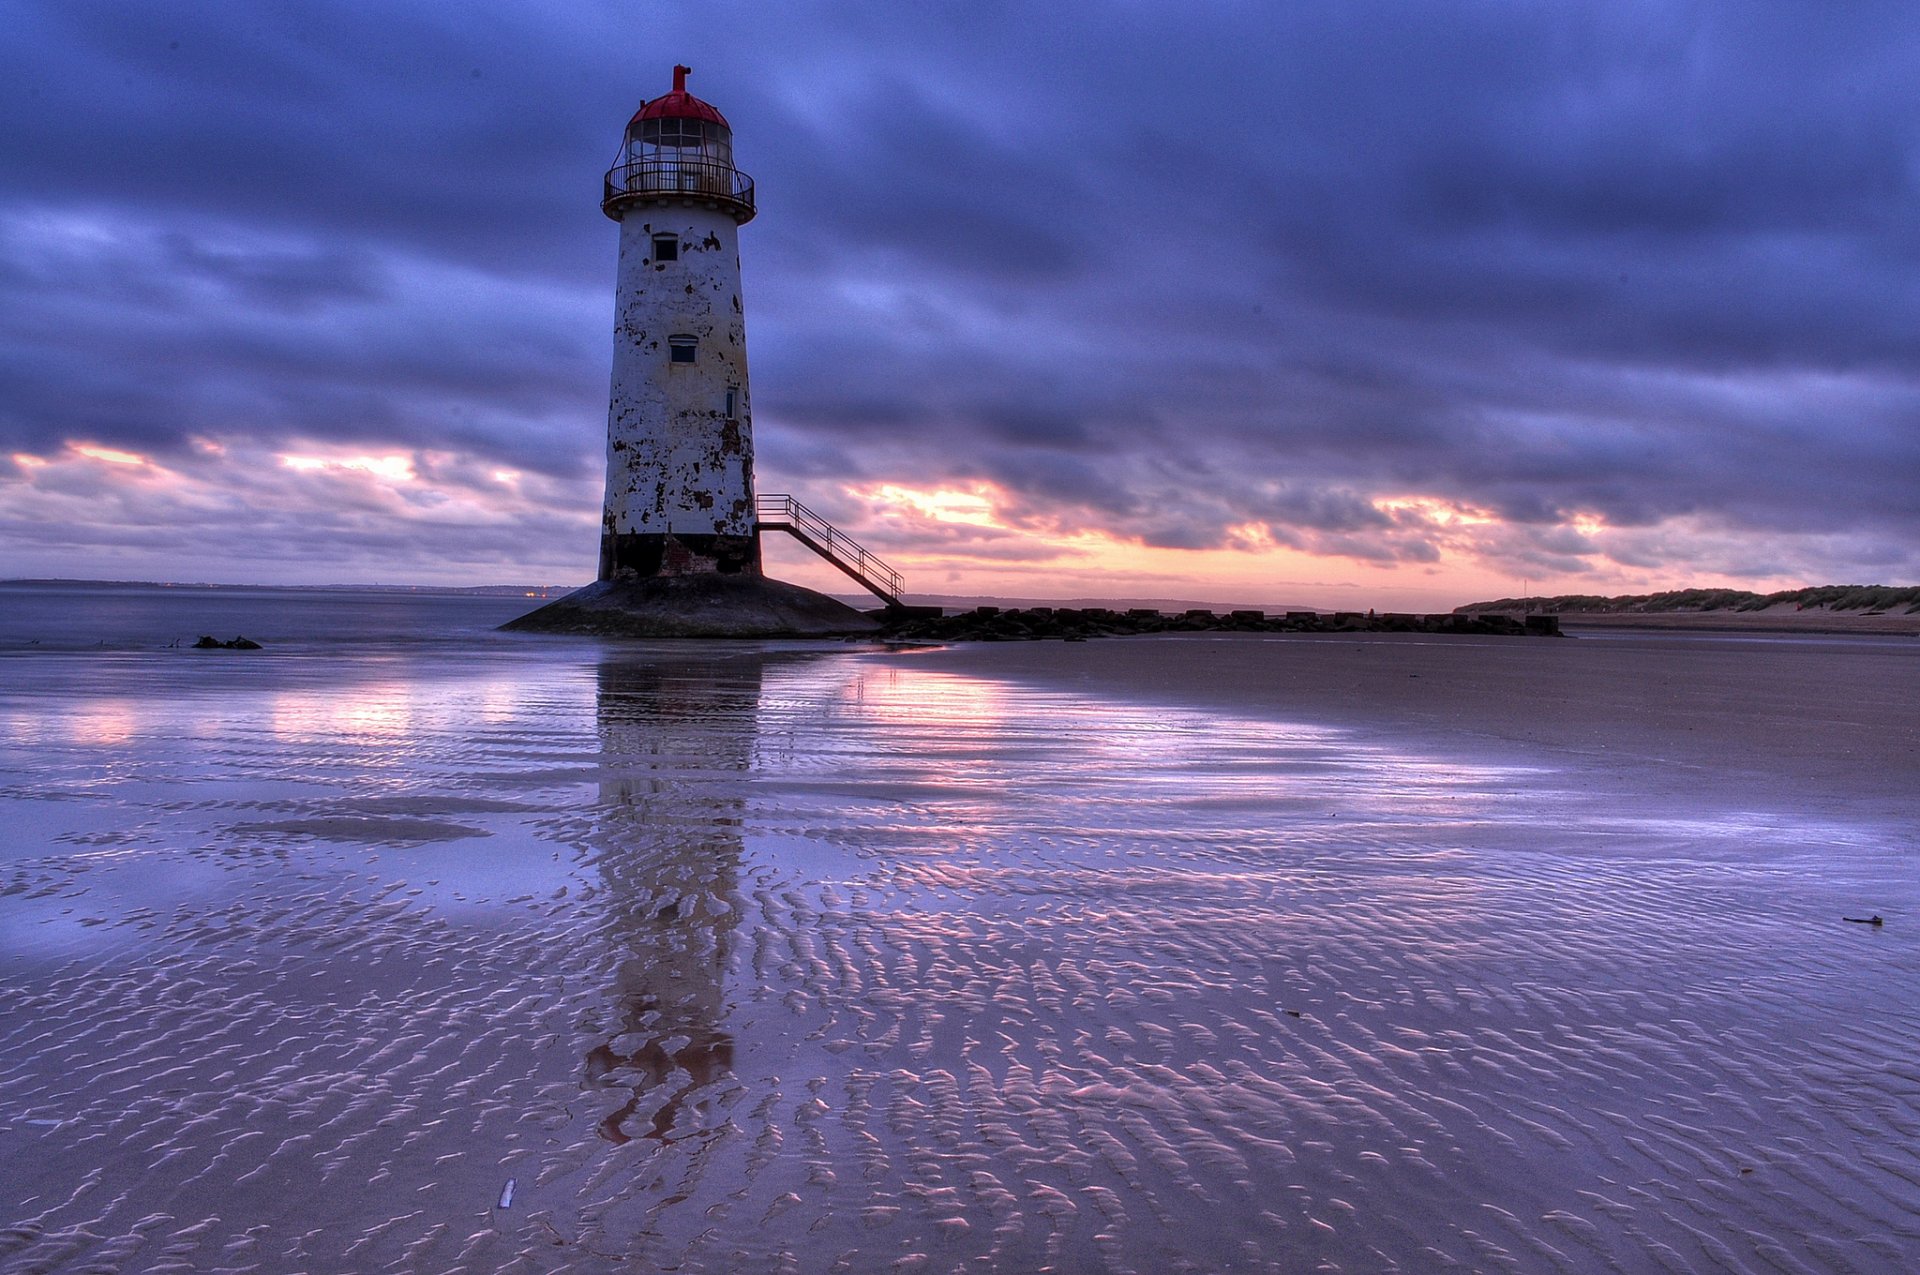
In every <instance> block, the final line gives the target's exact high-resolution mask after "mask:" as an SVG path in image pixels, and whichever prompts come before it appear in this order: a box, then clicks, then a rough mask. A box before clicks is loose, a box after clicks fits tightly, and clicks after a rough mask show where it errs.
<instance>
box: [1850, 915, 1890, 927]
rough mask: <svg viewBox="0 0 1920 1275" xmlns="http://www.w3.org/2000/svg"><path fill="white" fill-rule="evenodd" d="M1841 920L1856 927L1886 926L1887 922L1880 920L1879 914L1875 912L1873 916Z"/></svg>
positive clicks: (1851, 917)
mask: <svg viewBox="0 0 1920 1275" xmlns="http://www.w3.org/2000/svg"><path fill="white" fill-rule="evenodd" d="M1840 919H1841V920H1842V921H1852V922H1853V923H1854V924H1855V925H1885V924H1886V922H1885V921H1883V920H1881V919H1880V914H1879V913H1878V912H1875V913H1874V914H1873V915H1872V916H1843V917H1841V918H1840Z"/></svg>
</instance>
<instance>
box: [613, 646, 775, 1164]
mask: <svg viewBox="0 0 1920 1275" xmlns="http://www.w3.org/2000/svg"><path fill="white" fill-rule="evenodd" d="M759 694H760V665H759V662H758V661H757V660H753V659H743V660H738V661H727V662H724V663H721V662H716V663H713V664H687V663H682V662H676V663H672V664H665V665H655V664H649V663H646V662H642V661H634V662H627V661H624V660H620V659H617V658H616V659H609V660H608V661H606V662H604V663H602V664H601V666H600V693H599V710H598V719H599V729H600V747H601V765H602V767H603V768H604V771H605V773H606V779H605V780H604V781H603V783H602V785H601V794H600V795H601V808H600V809H601V814H600V829H599V834H598V836H597V837H596V841H597V842H598V849H599V855H600V858H599V869H600V875H601V879H602V881H603V882H604V883H605V885H606V887H607V891H608V898H609V899H610V900H611V904H612V909H613V923H614V931H613V936H614V938H615V939H616V941H617V942H618V944H619V945H620V953H619V958H618V964H617V966H616V970H615V974H614V986H613V1000H614V1003H613V1005H612V1007H611V1008H612V1011H613V1012H612V1017H611V1020H610V1021H609V1022H608V1023H607V1024H606V1025H605V1027H604V1028H603V1030H604V1032H605V1035H604V1036H603V1038H602V1039H600V1040H599V1041H598V1042H597V1043H596V1044H595V1045H594V1046H593V1047H592V1048H591V1049H589V1050H588V1051H587V1055H586V1063H585V1068H584V1079H585V1080H586V1082H587V1083H588V1084H589V1085H591V1086H593V1087H595V1088H602V1089H613V1090H615V1091H616V1092H617V1094H618V1096H619V1097H620V1098H621V1099H622V1101H621V1103H620V1105H619V1106H617V1107H616V1108H615V1109H613V1110H612V1111H611V1112H609V1113H608V1114H607V1115H606V1117H605V1118H604V1119H602V1120H601V1122H600V1134H601V1136H602V1137H604V1138H606V1139H607V1140H608V1141H611V1142H627V1141H630V1140H632V1139H633V1138H635V1137H648V1138H658V1139H663V1140H674V1139H676V1138H679V1137H683V1136H688V1135H689V1134H691V1133H693V1132H695V1131H696V1130H697V1128H698V1127H699V1125H700V1124H701V1118H700V1114H699V1110H698V1106H699V1102H700V1099H701V1098H702V1097H703V1096H704V1095H705V1094H706V1093H708V1092H709V1087H710V1086H711V1085H712V1084H713V1083H714V1082H715V1081H718V1080H721V1079H723V1078H725V1076H726V1075H727V1074H728V1072H729V1071H730V1069H731V1068H732V1066H733V1037H732V1035H731V1034H730V1033H729V1032H727V1031H726V1030H725V1023H726V1017H727V1001H726V967H727V958H728V952H729V949H730V947H731V946H732V938H733V926H734V924H735V922H736V921H737V920H738V910H737V907H736V906H735V904H734V903H733V902H732V897H733V895H734V893H735V890H736V888H737V880H738V876H739V870H740V855H741V831H740V820H741V815H742V810H741V799H740V797H739V796H738V795H735V794H732V793H729V792H727V791H725V790H724V786H722V788H721V789H719V790H716V789H715V788H714V787H711V786H710V785H709V781H708V780H707V779H706V778H705V775H704V774H703V772H705V774H711V773H712V772H716V771H717V772H722V773H723V774H724V773H726V772H736V771H737V772H744V771H745V770H746V769H747V766H748V764H749V754H750V751H751V748H752V722H753V720H754V708H755V704H756V702H757V701H758V699H759Z"/></svg>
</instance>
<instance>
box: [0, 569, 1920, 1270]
mask: <svg viewBox="0 0 1920 1275" xmlns="http://www.w3.org/2000/svg"><path fill="white" fill-rule="evenodd" d="M537 604H538V599H530V598H524V597H501V596H488V595H472V594H462V593H448V592H434V591H430V590H416V591H364V590H351V589H341V590H275V589H207V588H168V587H162V586H131V585H123V586H105V585H73V584H66V585H20V584H15V585H0V1275H12V1273H14V1272H28V1271H32V1272H69V1271H71V1272H81V1271H87V1272H96V1271H127V1272H133V1271H139V1272H199V1271H206V1272H214V1271H235V1272H238V1271H257V1272H267V1273H273V1275H279V1273H283V1272H349V1271H366V1272H374V1271H423V1272H424V1271H433V1272H456V1271H460V1272H562V1271H566V1272H602V1271H605V1272H613V1271H621V1272H626V1271H655V1270H658V1271H683V1272H697V1271H712V1272H733V1271H754V1272H759V1271H786V1272H823V1273H824V1272H869V1271H871V1272H900V1271H910V1272H980V1271H1009V1272H1016V1271H1017V1272H1040V1271H1055V1272H1082V1271H1085V1272H1139V1273H1140V1275H1155V1273H1159V1272H1242V1271H1245V1272H1296V1271H1348V1272H1383V1271H1407V1272H1435V1271H1518V1272H1532V1271H1541V1272H1623V1271H1624V1272H1641V1271H1645V1272H1655V1271H1661V1272H1665V1271H1695V1270H1698V1271H1734V1272H1755V1273H1758V1272H1839V1271H1857V1272H1898V1271H1907V1270H1914V1269H1920V875H1917V874H1916V867H1917V866H1920V779H1917V777H1920V762H1917V761H1916V750H1917V749H1920V735H1917V733H1916V732H1920V714H1916V712H1915V707H1916V705H1915V701H1916V694H1917V691H1916V688H1917V687H1920V677H1917V676H1916V673H1917V672H1920V665H1916V662H1915V661H1916V657H1917V656H1920V643H1916V642H1912V641H1901V640H1894V639H1877V640H1873V639H1860V640H1851V639H1845V638H1822V639H1809V638H1782V639H1779V640H1777V641H1770V640H1767V639H1756V638H1755V637H1753V636H1752V635H1745V636H1742V637H1738V638H1734V637H1725V638H1722V637H1718V636H1716V635H1711V634H1693V635H1683V636H1672V635H1666V636H1649V635H1645V634H1640V635H1634V634H1621V633H1614V634H1596V635H1591V636H1582V637H1575V638H1571V639H1567V640H1565V641H1552V640H1542V639H1475V638H1447V637H1434V636H1422V635H1392V634H1388V635H1346V636H1333V635H1328V636H1326V637H1324V638H1316V637H1302V636H1297V635H1230V636H1222V635H1208V634H1197V635H1175V636H1167V637H1152V638H1133V639H1113V640H1110V641H1096V642H1089V643H1084V644H1075V645H1072V646H1066V645H1063V644H1057V643H1055V644H1006V645H1004V646H992V647H945V648H943V647H889V646H885V645H880V644H873V643H845V642H713V643H702V642H680V643H671V642H654V643H648V642H604V641H596V640H590V639H576V638H564V637H552V636H544V635H525V634H506V633H501V632H499V631H498V626H499V625H500V624H501V623H502V622H504V621H506V620H508V619H510V618H512V617H514V616H515V615H518V614H520V613H522V612H524V611H526V610H528V609H531V607H533V606H534V605H537ZM203 635H206V636H212V637H214V638H216V639H217V640H219V641H222V642H224V641H226V640H228V639H231V638H235V637H246V638H248V639H250V640H252V641H254V642H257V643H259V644H260V647H259V649H258V650H240V649H229V648H226V647H219V648H215V649H196V648H195V646H194V643H195V642H196V641H197V640H198V639H199V638H200V637H201V636H203ZM1875 918H1878V921H1877V923H1876V921H1875Z"/></svg>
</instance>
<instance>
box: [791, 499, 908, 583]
mask: <svg viewBox="0 0 1920 1275" xmlns="http://www.w3.org/2000/svg"><path fill="white" fill-rule="evenodd" d="M754 509H755V514H756V516H757V517H758V519H759V522H760V526H761V528H762V529H764V530H770V531H785V532H788V533H790V534H791V535H792V536H793V538H794V539H795V540H798V541H799V542H800V543H801V544H803V545H805V546H807V548H809V549H811V550H813V551H814V552H815V553H817V554H819V555H820V556H821V557H823V558H825V559H826V560H827V561H828V562H831V563H832V564H833V565H834V566H836V567H838V568H840V569H841V570H842V571H844V572H846V573H847V574H848V575H850V576H852V577H853V578H854V579H855V580H858V581H859V582H860V583H861V585H862V586H864V587H865V588H866V590H867V591H868V592H869V593H872V594H873V595H874V596H875V597H877V598H879V599H880V600H881V601H882V602H884V603H886V604H887V605H888V606H890V607H897V606H899V605H900V596H901V595H902V594H903V593H905V592H906V591H907V582H906V579H905V578H904V577H903V576H901V574H900V573H899V572H898V571H895V570H894V569H893V568H892V567H890V566H888V565H887V564H886V563H884V562H882V561H880V559H878V558H876V557H874V556H873V555H872V554H870V553H868V552H867V551H866V550H865V549H863V548H861V547H860V546H859V545H857V544H855V543H854V542H853V541H852V540H851V539H849V538H848V537H847V536H846V535H845V534H844V533H843V532H841V531H840V529H839V528H837V527H835V526H834V525H833V524H832V523H830V522H828V521H827V520H826V519H825V518H822V517H821V516H820V515H819V514H817V513H815V512H813V510H811V509H809V508H807V507H806V506H805V505H803V504H801V503H800V502H799V501H797V500H795V499H794V498H793V497H792V496H772V495H761V496H757V497H755V499H754Z"/></svg>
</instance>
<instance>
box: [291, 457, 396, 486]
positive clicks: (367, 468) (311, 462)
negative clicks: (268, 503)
mask: <svg viewBox="0 0 1920 1275" xmlns="http://www.w3.org/2000/svg"><path fill="white" fill-rule="evenodd" d="M280 463H281V464H282V465H285V466H286V467H287V468H288V469H293V470H298V471H299V472H301V473H303V474H311V473H318V472H324V471H327V470H334V471H348V472H358V473H363V474H371V475H373V476H374V477H375V478H378V479H380V480H382V481H383V482H390V483H404V482H412V481H413V479H414V476H415V475H414V472H413V458H412V457H409V456H342V457H328V456H295V455H290V454H282V455H281V457H280Z"/></svg>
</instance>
